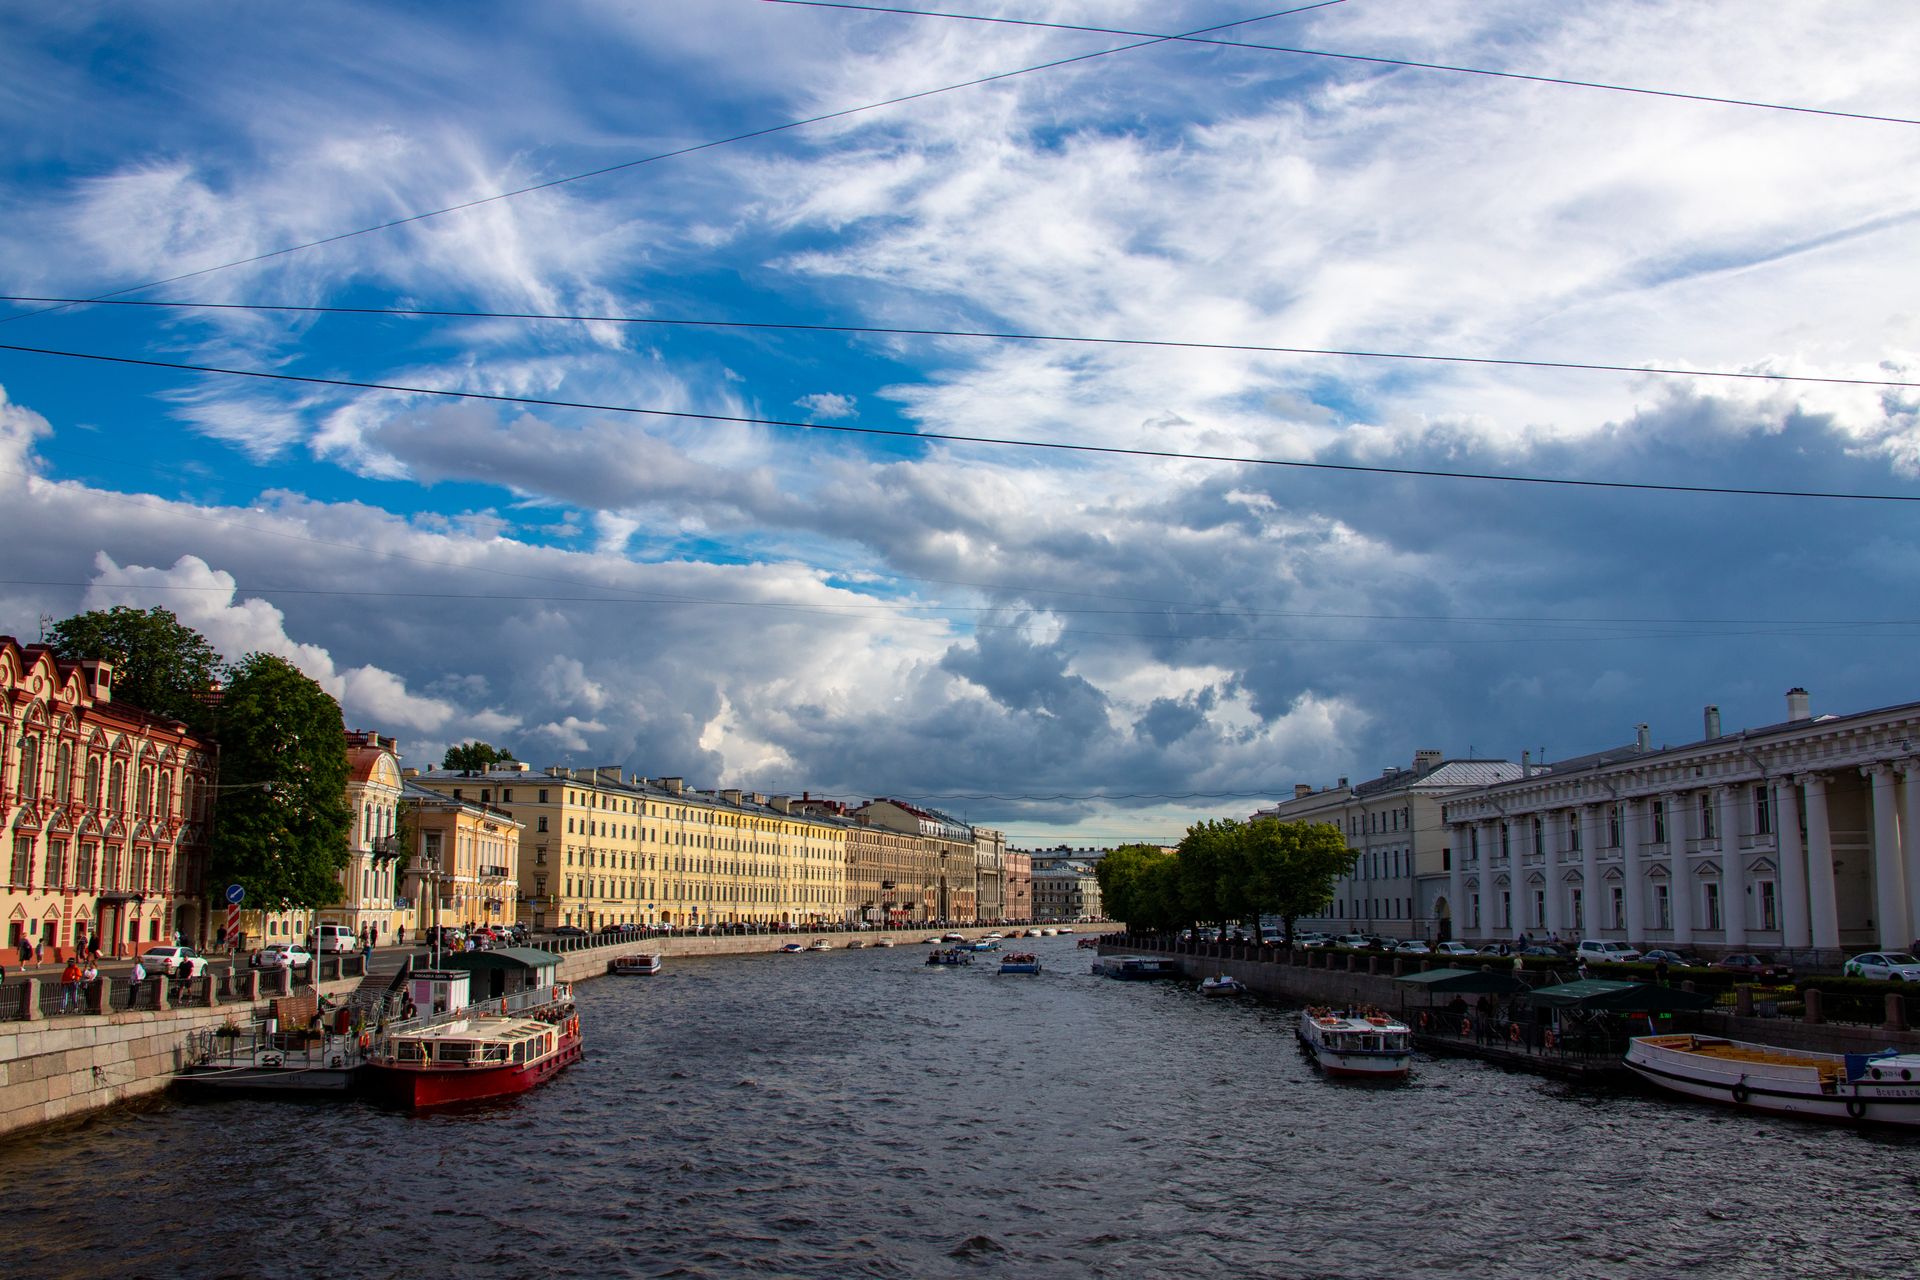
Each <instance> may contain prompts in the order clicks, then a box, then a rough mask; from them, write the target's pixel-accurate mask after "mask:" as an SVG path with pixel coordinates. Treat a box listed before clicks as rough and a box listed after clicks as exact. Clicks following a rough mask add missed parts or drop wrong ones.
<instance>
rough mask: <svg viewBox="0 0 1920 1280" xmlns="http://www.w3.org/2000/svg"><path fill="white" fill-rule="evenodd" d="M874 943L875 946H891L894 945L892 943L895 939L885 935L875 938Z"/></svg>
mask: <svg viewBox="0 0 1920 1280" xmlns="http://www.w3.org/2000/svg"><path fill="white" fill-rule="evenodd" d="M873 945H874V946H876V947H890V946H892V945H893V939H892V938H885V937H882V938H875V939H874V940H873Z"/></svg>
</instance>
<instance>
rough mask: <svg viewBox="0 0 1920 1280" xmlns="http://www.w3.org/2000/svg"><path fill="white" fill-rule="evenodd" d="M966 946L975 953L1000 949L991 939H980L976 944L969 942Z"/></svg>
mask: <svg viewBox="0 0 1920 1280" xmlns="http://www.w3.org/2000/svg"><path fill="white" fill-rule="evenodd" d="M967 945H968V946H969V947H971V948H973V949H974V950H975V951H998V950H999V949H1000V944H999V943H997V942H995V941H993V939H991V938H982V939H980V940H979V941H978V942H969V943H968V944H967Z"/></svg>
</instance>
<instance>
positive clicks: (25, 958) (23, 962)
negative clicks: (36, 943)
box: [17, 933, 33, 969]
mask: <svg viewBox="0 0 1920 1280" xmlns="http://www.w3.org/2000/svg"><path fill="white" fill-rule="evenodd" d="M17 946H18V947H19V951H20V967H21V968H22V969H24V968H26V967H27V966H28V965H30V964H32V963H33V944H32V943H31V942H29V941H27V935H26V934H24V933H23V934H21V935H20V941H19V943H18V944H17Z"/></svg>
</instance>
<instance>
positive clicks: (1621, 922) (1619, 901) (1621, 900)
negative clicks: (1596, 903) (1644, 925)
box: [1610, 884, 1627, 929]
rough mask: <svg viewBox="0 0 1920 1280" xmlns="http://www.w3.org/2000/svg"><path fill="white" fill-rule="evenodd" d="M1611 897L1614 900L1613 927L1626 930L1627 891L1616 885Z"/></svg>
mask: <svg viewBox="0 0 1920 1280" xmlns="http://www.w3.org/2000/svg"><path fill="white" fill-rule="evenodd" d="M1610 896H1611V897H1612V899H1613V904H1612V905H1613V927H1614V928H1616V929H1624V928H1626V927H1627V895H1626V891H1625V890H1623V889H1622V888H1621V887H1620V886H1619V885H1617V884H1616V885H1614V886H1613V888H1612V890H1611V891H1610Z"/></svg>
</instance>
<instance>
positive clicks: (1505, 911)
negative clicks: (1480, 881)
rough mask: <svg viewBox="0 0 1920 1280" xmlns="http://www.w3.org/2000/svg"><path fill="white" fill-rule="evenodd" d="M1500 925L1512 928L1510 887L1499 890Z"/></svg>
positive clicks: (1511, 894) (1504, 927)
mask: <svg viewBox="0 0 1920 1280" xmlns="http://www.w3.org/2000/svg"><path fill="white" fill-rule="evenodd" d="M1500 927H1501V928H1502V929H1511V928H1513V890H1511V889H1502V890H1501V891H1500Z"/></svg>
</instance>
